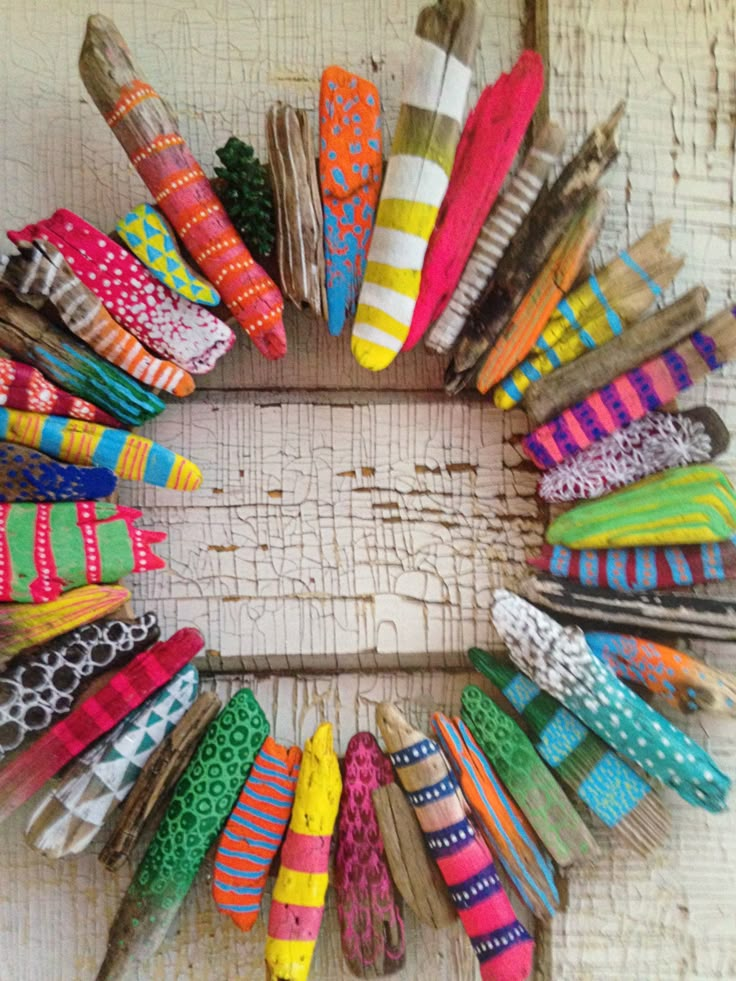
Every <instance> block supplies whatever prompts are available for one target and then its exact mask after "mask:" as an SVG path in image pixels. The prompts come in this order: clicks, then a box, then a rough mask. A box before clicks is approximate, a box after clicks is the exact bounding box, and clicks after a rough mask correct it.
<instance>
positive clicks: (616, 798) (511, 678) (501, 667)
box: [469, 648, 670, 856]
mask: <svg viewBox="0 0 736 981" xmlns="http://www.w3.org/2000/svg"><path fill="white" fill-rule="evenodd" d="M469 656H470V660H471V661H472V663H473V667H474V668H476V669H477V670H478V671H480V673H481V674H482V675H484V676H485V677H486V678H487V679H488V680H489V681H490V682H492V684H493V686H494V687H495V686H498V690H499V691H500V693H501V695H502V696H503V697H504V698H506V699H508V700H509V701H510V702H511V705H512V706H513V709H514V710H515V711H516V712H518V713H519V714H520V716H521V718H522V719H523V720H524V721H525V722H526V723H527V725H528V726H529V729H530V730H531V734H532V735H531V738H532V743H533V744H534V747H535V749H536V750H537V752H538V753H539V754H540V756H541V757H542V759H543V760H544V761H545V762H546V763H547V765H548V766H549V767H551V769H552V770H554V771H555V773H556V774H557V776H558V778H559V779H560V780H561V781H562V782H563V783H564V784H566V785H567V787H569V789H570V791H572V793H573V794H575V796H576V797H578V798H579V800H581V801H582V802H583V803H584V804H585V805H586V807H588V808H589V809H590V811H591V812H592V813H593V814H595V816H596V817H597V818H598V819H599V820H600V821H602V822H603V824H604V825H605V826H606V827H607V828H610V829H611V830H612V831H613V833H614V834H615V836H616V837H617V838H618V840H619V841H620V842H622V843H623V844H625V845H627V846H628V847H630V848H633V849H634V850H635V851H636V852H638V853H639V854H640V855H644V856H646V855H649V854H650V853H651V852H652V851H654V850H655V849H656V848H659V847H660V846H661V845H662V844H663V842H664V840H665V838H666V836H667V834H668V832H669V829H670V820H669V815H668V813H667V811H666V810H665V808H664V805H663V803H662V801H661V800H660V798H659V797H658V796H657V794H656V793H655V792H654V790H652V788H651V787H650V786H649V784H648V783H647V782H646V780H644V779H643V778H642V777H641V776H640V775H639V773H638V772H637V771H636V770H634V769H633V768H632V767H630V766H629V765H628V763H626V762H625V761H624V760H623V759H621V758H620V757H618V756H617V755H616V754H615V753H613V752H612V751H611V750H610V749H609V748H608V746H607V745H606V744H605V743H604V742H603V741H602V740H601V739H600V738H599V737H598V736H596V735H595V733H593V732H592V731H591V730H590V729H588V728H587V727H586V726H584V725H583V723H582V722H580V721H579V720H578V719H576V718H575V716H574V715H573V714H572V713H571V712H568V710H567V709H566V708H564V707H563V706H562V705H560V703H559V702H557V701H556V700H555V699H554V698H553V697H552V696H551V695H548V694H547V693H546V692H543V691H542V690H541V689H540V688H538V687H537V685H535V684H534V682H533V681H530V680H529V678H527V677H526V676H525V675H523V674H521V673H520V672H519V671H517V670H516V669H515V668H514V667H512V666H511V665H509V664H506V663H503V662H502V661H500V660H498V659H497V658H495V657H493V656H492V655H491V654H489V653H488V652H487V651H481V650H479V649H478V648H473V649H472V650H471V651H470V652H469ZM491 696H492V697H494V698H495V692H491Z"/></svg>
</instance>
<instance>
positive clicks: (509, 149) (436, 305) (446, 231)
mask: <svg viewBox="0 0 736 981" xmlns="http://www.w3.org/2000/svg"><path fill="white" fill-rule="evenodd" d="M543 87H544V67H543V65H542V59H541V58H540V56H539V55H538V54H537V53H536V51H522V53H521V55H520V56H519V60H518V61H517V62H516V64H515V65H514V67H513V68H512V69H511V71H510V72H509V73H508V74H506V73H505V72H504V73H503V74H501V75H500V76H499V78H498V80H497V81H496V82H495V83H494V84H493V85H487V86H486V87H485V88H484V89H483V91H482V92H481V94H480V98H479V99H478V102H477V103H476V105H475V107H474V108H473V110H472V112H471V113H470V115H469V116H468V119H467V122H466V123H465V128H464V129H463V132H462V135H461V136H460V142H459V143H458V147H457V153H456V154H455V161H454V164H453V168H452V173H451V175H450V184H449V186H448V188H447V193H446V194H445V197H444V200H443V201H442V205H441V207H440V210H439V214H438V216H437V224H436V225H435V227H434V230H433V232H432V236H431V238H430V240H429V244H428V246H427V254H426V256H425V259H424V265H423V267H422V281H421V286H420V289H419V296H418V298H417V305H416V307H415V308H414V315H413V317H412V321H411V328H410V330H409V334H408V336H407V338H406V341H405V342H404V348H403V350H405V351H409V350H411V348H413V347H414V345H415V344H416V343H417V341H418V340H419V339H420V338H421V337H422V336H423V334H424V332H425V331H426V329H427V327H429V325H430V323H432V322H433V321H434V320H436V319H437V317H439V316H440V314H441V313H442V311H443V310H444V309H445V307H446V306H447V304H448V303H449V301H450V297H451V296H452V294H453V292H454V290H455V287H456V286H457V284H458V281H459V279H460V276H461V274H462V271H463V269H464V268H465V263H466V262H467V261H468V257H469V256H470V253H471V252H472V250H473V246H474V245H475V243H476V241H477V239H478V235H479V234H480V230H481V228H482V227H483V223H484V221H485V220H486V218H487V217H488V213H489V211H490V210H491V208H492V207H493V204H494V202H495V200H496V197H497V196H498V192H499V191H500V189H501V185H502V184H503V182H504V179H505V178H506V175H507V174H508V172H509V169H510V168H511V165H512V163H513V162H514V157H515V156H516V152H517V150H518V149H519V146H520V145H521V141H522V140H523V138H524V133H525V132H526V128H527V126H528V125H529V122H530V120H531V118H532V116H533V114H534V110H535V108H536V105H537V102H538V101H539V97H540V95H541V94H542V89H543Z"/></svg>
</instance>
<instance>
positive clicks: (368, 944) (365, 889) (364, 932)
mask: <svg viewBox="0 0 736 981" xmlns="http://www.w3.org/2000/svg"><path fill="white" fill-rule="evenodd" d="M344 773H345V777H344V781H343V790H342V799H341V801H340V814H339V817H338V822H337V830H336V837H337V852H336V854H335V882H334V885H335V893H336V897H337V916H338V920H339V922H340V937H341V941H342V953H343V957H344V958H345V963H346V964H347V965H348V967H349V968H350V971H351V972H352V973H353V974H354V975H355V976H356V977H358V978H374V977H376V978H380V977H384V976H385V975H387V974H395V973H396V971H400V970H401V969H402V967H403V966H404V958H405V954H406V938H405V935H404V920H403V917H402V915H401V914H402V910H401V903H400V900H397V898H396V893H395V890H394V884H393V882H392V881H391V874H390V872H389V867H388V863H387V859H386V853H385V850H384V846H383V839H382V837H381V829H380V828H379V826H378V818H377V816H376V810H375V807H374V804H373V797H372V794H373V791H375V790H377V789H378V788H379V787H384V786H386V785H387V784H389V783H392V782H393V779H394V775H393V770H392V769H391V762H390V760H389V759H388V758H387V757H386V756H384V754H383V753H382V752H381V749H380V747H379V745H378V743H377V742H376V738H375V736H373V734H372V733H370V732H358V733H356V734H355V735H354V736H353V738H352V739H351V740H350V742H349V743H348V746H347V749H346V750H345V761H344Z"/></svg>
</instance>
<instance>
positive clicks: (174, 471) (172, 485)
mask: <svg viewBox="0 0 736 981" xmlns="http://www.w3.org/2000/svg"><path fill="white" fill-rule="evenodd" d="M201 484H202V471H201V470H200V469H199V467H198V466H197V464H196V463H192V461H191V460H185V459H184V457H179V460H178V461H177V463H176V464H174V466H173V467H172V468H171V474H170V476H169V479H168V480H167V481H166V486H167V487H168V488H169V489H170V490H180V491H195V490H198V489H199V487H200V486H201Z"/></svg>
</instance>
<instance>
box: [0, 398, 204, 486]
mask: <svg viewBox="0 0 736 981" xmlns="http://www.w3.org/2000/svg"><path fill="white" fill-rule="evenodd" d="M0 439H5V440H9V441H10V442H11V443H20V444H21V445H22V446H29V447H30V448H31V449H34V450H41V452H42V453H48V454H49V455H50V456H54V457H56V458H57V459H59V460H63V461H65V462H66V463H76V464H80V465H82V466H87V467H91V466H99V467H107V468H108V469H109V470H112V471H113V473H115V474H117V475H118V477H122V478H123V479H125V480H143V481H145V482H146V483H147V484H154V485H155V486H156V487H169V488H171V489H172V490H188V491H193V490H196V489H197V488H198V487H199V485H200V484H201V483H202V474H201V472H200V470H199V467H197V466H196V464H194V463H192V462H191V460H187V459H185V457H183V456H179V454H178V453H174V451H173V450H170V449H168V447H166V446H161V444H160V443H154V442H153V440H150V439H146V437H145V436H138V435H136V434H134V433H127V432H125V431H124V430H122V429H108V428H107V427H105V426H97V425H95V423H93V422H83V421H82V420H81V419H64V418H62V416H47V415H41V414H40V413H38V412H20V411H18V410H17V409H5V408H3V407H2V406H0Z"/></svg>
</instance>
